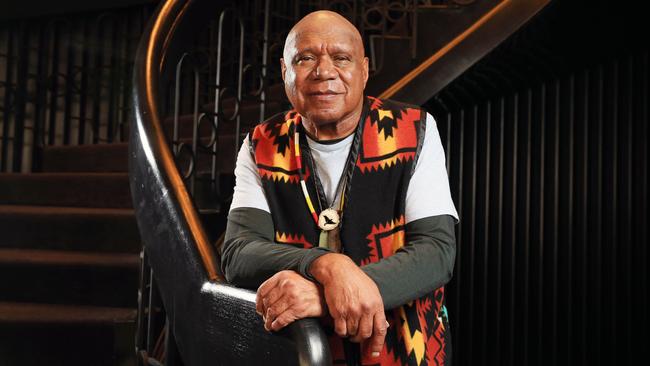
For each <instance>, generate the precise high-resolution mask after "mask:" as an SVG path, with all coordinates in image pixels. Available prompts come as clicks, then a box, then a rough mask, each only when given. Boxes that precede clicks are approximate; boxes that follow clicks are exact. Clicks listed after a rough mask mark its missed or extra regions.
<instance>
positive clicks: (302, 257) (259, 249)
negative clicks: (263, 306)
mask: <svg viewBox="0 0 650 366" xmlns="http://www.w3.org/2000/svg"><path fill="white" fill-rule="evenodd" d="M273 236H274V229H273V220H272V218H271V215H270V214H269V213H268V212H265V211H263V210H259V209H255V208H236V209H234V210H232V211H230V213H229V215H228V226H227V228H226V236H225V238H224V244H223V247H222V249H221V269H222V271H223V273H224V274H225V276H226V280H227V281H228V282H230V283H232V284H234V285H237V286H241V287H249V288H257V287H258V286H259V285H260V284H261V283H262V282H264V281H266V280H267V279H268V278H269V277H271V276H273V275H274V274H275V273H277V272H279V271H282V270H294V271H296V272H298V273H301V274H302V275H303V276H306V277H309V275H308V274H307V266H308V265H309V264H310V263H311V262H312V261H313V260H314V259H315V258H318V257H319V256H320V255H322V254H325V253H327V251H324V250H321V249H319V248H315V249H302V248H297V247H293V246H289V245H281V244H277V243H275V242H274V240H273V239H274V238H273Z"/></svg>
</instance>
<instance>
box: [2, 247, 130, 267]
mask: <svg viewBox="0 0 650 366" xmlns="http://www.w3.org/2000/svg"><path fill="white" fill-rule="evenodd" d="M0 264H11V265H20V264H29V265H39V266H43V265H49V266H91V267H123V268H136V267H138V266H139V264H140V257H139V255H138V254H133V253H97V252H81V251H64V250H46V249H12V248H9V249H4V248H0Z"/></svg>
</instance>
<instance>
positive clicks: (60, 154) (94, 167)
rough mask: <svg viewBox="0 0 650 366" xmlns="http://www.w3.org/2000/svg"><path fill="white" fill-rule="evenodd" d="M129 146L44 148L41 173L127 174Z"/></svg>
mask: <svg viewBox="0 0 650 366" xmlns="http://www.w3.org/2000/svg"><path fill="white" fill-rule="evenodd" d="M128 146H129V144H128V143H126V142H120V143H112V144H88V145H67V146H45V147H44V148H43V160H42V167H41V171H43V172H103V173H109V172H127V171H128V156H129V152H128V151H129V148H128Z"/></svg>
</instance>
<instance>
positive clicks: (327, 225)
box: [294, 103, 366, 252]
mask: <svg viewBox="0 0 650 366" xmlns="http://www.w3.org/2000/svg"><path fill="white" fill-rule="evenodd" d="M365 116H366V106H365V103H364V109H363V113H362V115H361V119H360V121H359V123H358V125H357V128H356V130H355V133H354V138H353V141H352V146H351V147H350V152H349V153H348V157H347V160H346V163H345V167H344V169H343V172H342V173H341V177H340V178H339V181H338V184H337V186H336V191H335V192H334V197H333V199H332V202H331V203H328V202H327V198H326V196H325V193H324V192H325V191H324V189H323V185H322V183H321V181H320V178H319V176H318V170H317V168H316V164H315V162H314V159H313V157H312V155H311V151H310V149H309V144H308V143H307V141H306V137H305V133H302V134H301V133H300V130H301V127H302V125H296V129H295V132H294V151H295V153H294V157H295V160H296V165H297V167H298V172H299V175H300V186H301V189H302V193H303V196H304V197H305V202H306V203H307V207H308V209H309V213H310V214H311V216H312V218H313V220H314V223H315V224H316V226H318V228H319V229H320V230H321V233H320V236H319V239H318V246H320V247H325V248H329V249H331V250H332V251H335V252H340V251H341V239H340V230H341V220H342V217H343V209H344V207H345V201H346V196H347V195H348V193H349V189H350V185H349V184H348V183H349V181H350V180H351V178H352V173H353V172H354V165H355V162H356V159H357V155H358V152H359V141H360V136H361V130H362V128H363V121H364V120H365ZM303 150H304V152H305V153H304V155H305V156H306V157H307V163H311V164H310V168H311V171H312V174H313V181H314V184H315V186H316V195H317V199H318V206H319V211H320V213H319V214H317V213H316V210H315V208H314V205H313V203H312V200H311V197H310V195H309V190H307V183H306V182H305V168H306V166H305V165H306V164H303V158H302V156H303V154H302V153H301V151H303ZM339 195H340V197H341V198H340V201H339V205H338V209H334V204H335V203H336V199H337V198H338V197H339Z"/></svg>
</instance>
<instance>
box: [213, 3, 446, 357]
mask: <svg viewBox="0 0 650 366" xmlns="http://www.w3.org/2000/svg"><path fill="white" fill-rule="evenodd" d="M280 61H281V67H282V76H283V80H284V84H285V90H286V93H287V96H288V98H289V101H290V102H291V104H292V105H293V107H294V110H292V111H289V112H287V113H282V114H280V115H277V116H274V117H272V118H270V119H269V120H267V121H265V122H264V123H262V124H260V125H258V126H257V127H256V128H255V129H254V130H253V132H252V133H251V134H250V135H249V137H248V138H247V139H246V140H245V141H244V143H243V145H242V148H241V151H240V153H239V156H238V160H237V167H236V169H235V174H236V179H237V181H236V187H235V193H234V197H233V203H232V206H231V210H230V214H229V217H228V227H227V231H226V239H225V242H224V246H223V248H222V269H223V271H224V273H225V275H226V278H227V280H228V281H229V282H231V283H233V284H235V285H238V286H244V287H253V288H255V287H258V286H259V287H258V290H257V311H258V313H259V314H260V315H261V316H262V317H263V319H264V322H265V327H266V329H268V330H270V331H277V330H279V329H281V328H283V327H285V326H287V325H288V324H290V323H291V322H293V321H295V320H297V319H301V318H306V317H321V318H322V320H323V321H322V323H323V325H324V327H325V330H326V332H329V335H330V348H331V351H332V356H333V359H334V362H335V363H344V364H345V363H347V364H349V365H356V364H364V365H365V364H381V365H394V364H413V365H424V364H450V357H451V353H450V344H449V342H450V337H449V332H448V326H449V325H448V321H447V314H446V310H445V307H444V290H443V285H444V284H445V283H446V282H448V281H449V279H450V277H451V273H452V270H453V264H454V258H455V237H454V230H453V226H454V223H455V221H456V220H457V213H456V210H455V208H454V204H453V202H452V200H451V197H450V193H449V183H448V180H447V173H446V170H445V157H444V151H443V149H442V146H441V143H440V137H439V135H438V132H437V129H436V125H435V122H434V120H433V118H432V117H431V116H430V115H428V114H427V113H426V112H425V111H423V110H421V109H420V108H417V107H412V106H407V105H404V104H400V103H396V102H391V101H381V100H379V99H376V98H371V97H365V96H364V95H363V90H364V88H365V85H366V81H367V79H368V59H367V58H366V57H365V55H364V48H363V43H362V40H361V36H360V34H359V32H358V31H357V30H356V28H355V27H354V26H353V25H352V24H350V23H349V22H348V21H347V20H345V19H344V18H343V17H341V16H340V15H338V14H336V13H333V12H329V11H318V12H314V13H311V14H309V15H307V16H306V17H305V18H303V19H302V20H301V21H300V22H298V23H297V24H296V25H295V26H294V28H293V29H292V30H291V32H290V33H289V35H288V36H287V39H286V44H285V48H284V54H283V58H282V59H281V60H280ZM260 284H261V285H260Z"/></svg>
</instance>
